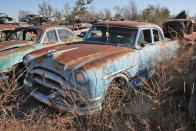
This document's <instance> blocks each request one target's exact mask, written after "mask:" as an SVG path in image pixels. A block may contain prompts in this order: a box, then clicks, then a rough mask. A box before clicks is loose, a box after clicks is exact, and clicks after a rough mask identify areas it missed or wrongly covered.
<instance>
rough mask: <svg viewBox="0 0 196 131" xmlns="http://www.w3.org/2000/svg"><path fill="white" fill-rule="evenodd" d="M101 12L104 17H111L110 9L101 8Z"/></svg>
mask: <svg viewBox="0 0 196 131" xmlns="http://www.w3.org/2000/svg"><path fill="white" fill-rule="evenodd" d="M103 13H104V17H105V18H106V19H108V20H109V19H110V18H111V11H110V10H109V9H108V8H105V9H103Z"/></svg>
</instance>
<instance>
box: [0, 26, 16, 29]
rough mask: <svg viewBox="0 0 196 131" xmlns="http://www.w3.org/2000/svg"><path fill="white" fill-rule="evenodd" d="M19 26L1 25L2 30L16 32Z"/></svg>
mask: <svg viewBox="0 0 196 131" xmlns="http://www.w3.org/2000/svg"><path fill="white" fill-rule="evenodd" d="M18 27H19V26H18V25H0V30H14V29H15V28H18Z"/></svg>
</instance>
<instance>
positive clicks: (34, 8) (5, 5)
mask: <svg viewBox="0 0 196 131" xmlns="http://www.w3.org/2000/svg"><path fill="white" fill-rule="evenodd" d="M42 1H43V0H0V12H5V13H7V14H8V15H9V16H11V17H14V18H17V16H18V12H19V10H28V11H31V12H32V13H38V4H39V3H42ZM45 1H47V2H49V3H50V4H51V5H52V7H53V8H57V9H59V10H62V9H63V5H64V4H65V3H67V2H69V3H70V4H72V5H73V4H74V3H75V1H76V0H45ZM129 1H130V0H93V3H92V4H91V5H92V6H93V7H95V8H96V9H97V10H99V9H102V8H109V9H112V8H113V7H114V6H116V5H119V6H121V5H127V4H128V3H129ZM133 1H134V2H135V3H136V5H137V7H138V8H139V9H140V10H141V9H144V8H146V7H147V6H148V4H153V5H160V6H161V7H167V8H168V9H169V10H170V11H171V14H177V13H179V12H180V11H182V10H188V11H189V13H190V15H191V16H194V15H195V14H196V0H133Z"/></svg>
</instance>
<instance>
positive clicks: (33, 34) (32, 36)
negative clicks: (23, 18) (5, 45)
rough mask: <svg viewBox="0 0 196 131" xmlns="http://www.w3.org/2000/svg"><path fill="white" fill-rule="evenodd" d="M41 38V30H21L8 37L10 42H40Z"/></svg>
mask: <svg viewBox="0 0 196 131" xmlns="http://www.w3.org/2000/svg"><path fill="white" fill-rule="evenodd" d="M40 36H41V30H38V29H21V30H15V31H13V32H11V33H10V35H9V36H8V39H7V40H8V41H10V40H25V41H33V42H38V41H39V38H40Z"/></svg>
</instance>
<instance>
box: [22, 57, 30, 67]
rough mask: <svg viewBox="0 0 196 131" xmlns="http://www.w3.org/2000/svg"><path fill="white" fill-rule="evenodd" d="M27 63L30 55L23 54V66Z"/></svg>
mask: <svg viewBox="0 0 196 131" xmlns="http://www.w3.org/2000/svg"><path fill="white" fill-rule="evenodd" d="M29 63H30V57H29V56H28V55H25V56H24V57H23V64H24V65H25V66H28V65H29Z"/></svg>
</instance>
